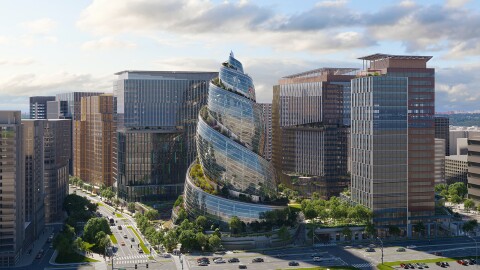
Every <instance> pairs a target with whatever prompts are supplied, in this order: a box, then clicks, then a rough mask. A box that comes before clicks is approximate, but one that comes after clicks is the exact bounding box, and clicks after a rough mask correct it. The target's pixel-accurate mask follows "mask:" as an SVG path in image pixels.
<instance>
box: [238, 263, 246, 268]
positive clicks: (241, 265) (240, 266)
mask: <svg viewBox="0 0 480 270" xmlns="http://www.w3.org/2000/svg"><path fill="white" fill-rule="evenodd" d="M238 269H247V266H246V265H245V264H239V265H238Z"/></svg>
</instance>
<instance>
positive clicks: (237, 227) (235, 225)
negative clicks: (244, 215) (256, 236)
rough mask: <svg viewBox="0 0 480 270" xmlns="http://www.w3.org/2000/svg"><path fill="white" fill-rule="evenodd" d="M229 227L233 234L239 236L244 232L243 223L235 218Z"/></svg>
mask: <svg viewBox="0 0 480 270" xmlns="http://www.w3.org/2000/svg"><path fill="white" fill-rule="evenodd" d="M228 226H229V227H230V232H231V233H232V234H238V233H240V232H241V231H242V228H243V226H242V221H241V220H240V219H239V218H238V217H237V216H233V217H231V218H230V220H229V221H228Z"/></svg>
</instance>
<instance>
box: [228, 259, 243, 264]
mask: <svg viewBox="0 0 480 270" xmlns="http://www.w3.org/2000/svg"><path fill="white" fill-rule="evenodd" d="M228 262H229V263H236V262H240V260H239V259H238V258H230V259H228Z"/></svg>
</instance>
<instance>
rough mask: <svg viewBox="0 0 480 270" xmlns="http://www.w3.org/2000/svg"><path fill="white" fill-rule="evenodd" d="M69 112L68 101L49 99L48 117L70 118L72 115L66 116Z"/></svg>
mask: <svg viewBox="0 0 480 270" xmlns="http://www.w3.org/2000/svg"><path fill="white" fill-rule="evenodd" d="M67 114H68V102H67V101H65V100H63V101H57V100H55V101H47V119H67V118H68V119H70V118H71V117H66V115H67Z"/></svg>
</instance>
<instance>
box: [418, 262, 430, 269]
mask: <svg viewBox="0 0 480 270" xmlns="http://www.w3.org/2000/svg"><path fill="white" fill-rule="evenodd" d="M420 265H421V266H422V267H423V268H429V267H428V265H427V264H426V263H420Z"/></svg>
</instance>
